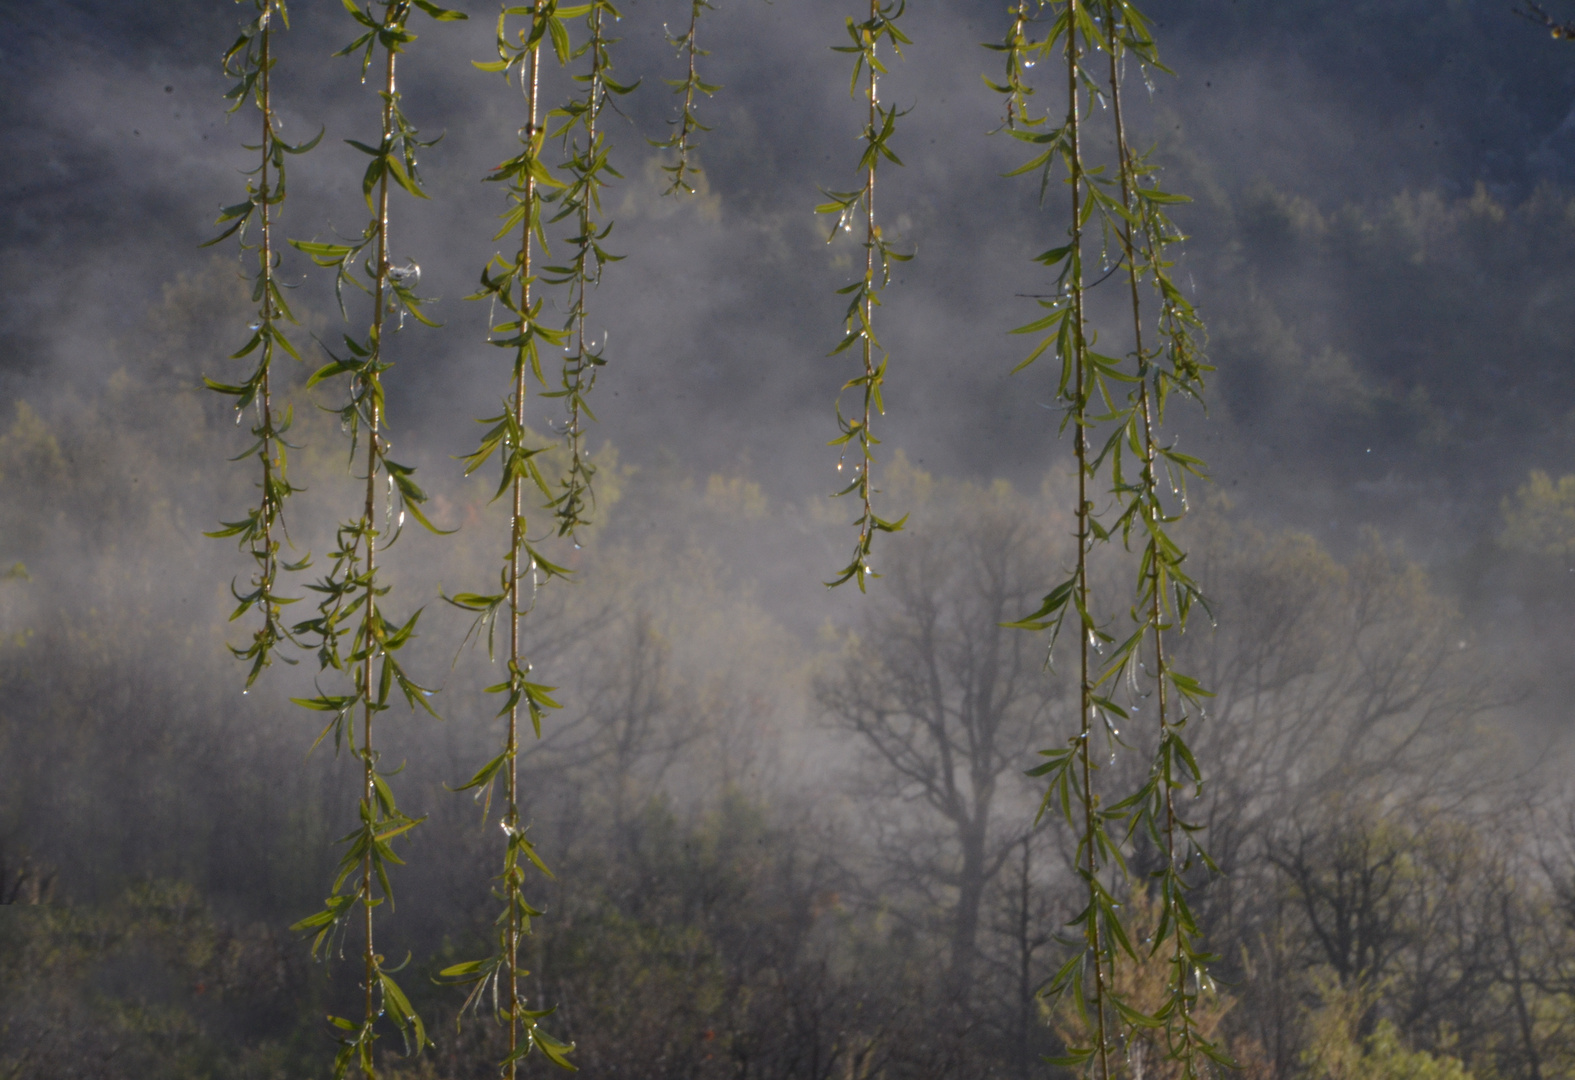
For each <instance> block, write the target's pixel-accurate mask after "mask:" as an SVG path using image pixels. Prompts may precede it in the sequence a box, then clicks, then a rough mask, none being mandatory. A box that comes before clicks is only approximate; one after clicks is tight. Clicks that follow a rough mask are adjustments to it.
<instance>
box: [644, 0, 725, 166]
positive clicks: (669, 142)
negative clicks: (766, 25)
mask: <svg viewBox="0 0 1575 1080" xmlns="http://www.w3.org/2000/svg"><path fill="white" fill-rule="evenodd" d="M715 10H716V5H715V4H712V3H710V2H709V0H689V29H688V30H687V31H686V32H684V33H683V34H673V33H671V32H670V31H669V32H667V44H669V45H671V46H672V47H673V48H674V49H677V50H678V55H679V56H681V57H683V59H684V61H685V64H686V67H687V73H686V74H685V76H684V77H683V78H682V79H665V80H663V81H664V82H666V83H667V85H668V86H671V87H672V88H673V93H675V94H682V95H683V96H684V103H683V107H682V108H681V109H680V110H679V117H678V119H677V120H673V121H669V124H671V125H672V126H673V127H675V128H677V130H676V131H674V132H673V133H672V134H671V135H669V136H668V137H667V138H666V139H663V140H662V141H660V142H658V141H657V140H655V139H651V140H649V142H650V143H651V145H652V146H655V147H659V148H661V149H663V150H672V151H673V152H674V156H675V160H674V161H673V163H672V164H671V165H663V166H662V171H663V172H665V173H666V174H667V175H668V176H671V177H672V178H673V182H672V183H671V184H670V185H668V188H667V191H666V192H664V194H667V195H672V194H675V193H676V192H679V191H683V192H686V193H688V194H690V195H693V194H694V192H695V189H694V185H693V184H692V183H690V181H689V178H690V177H694V178H696V179H699V178H700V176H701V175H702V173H703V170H702V169H701V168H700V166H699V164H698V163H697V162H696V161H695V156H694V155H695V145H694V139H695V134H696V132H701V131H710V130H711V129H710V128H708V127H706V125H704V124H702V123H701V122H700V119H699V117H697V116H695V106H696V102H695V94H697V93H700V94H704V95H705V96H706V97H711V96H712V95H714V94H715V93H716V92H717V91H718V90H720V89H722V87H721V85H720V84H716V83H707V82H702V81H701V79H700V76H699V74H698V73H697V72H696V70H695V61H696V60H698V59H699V58H700V57H702V56H708V55H710V54H709V53H708V52H706V50H705V49H702V48H701V47H700V44H699V37H698V34H699V30H700V15H701V13H703V12H706V11H715Z"/></svg>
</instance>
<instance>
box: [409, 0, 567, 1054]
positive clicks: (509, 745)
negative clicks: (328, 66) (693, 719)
mask: <svg viewBox="0 0 1575 1080" xmlns="http://www.w3.org/2000/svg"><path fill="white" fill-rule="evenodd" d="M579 10H580V11H581V12H583V11H585V9H584V8H581V9H579ZM510 14H526V15H529V16H530V22H529V25H528V26H527V27H526V28H524V29H522V30H520V31H518V32H517V33H516V35H515V36H514V37H513V38H512V39H511V37H510V36H509V32H508V25H507V20H508V17H509V15H510ZM569 14H572V13H571V12H568V11H567V9H561V8H558V7H557V5H556V4H555V3H553V2H552V0H538V2H537V3H535V4H534V5H532V6H531V7H529V8H507V7H506V8H504V9H503V11H502V12H501V13H500V14H499V16H498V29H497V39H496V44H497V50H498V59H497V60H493V61H484V62H483V61H476V62H475V66H476V67H477V68H479V69H481V70H482V71H488V72H497V73H501V74H502V75H503V76H504V77H505V78H506V79H509V78H514V77H517V78H518V80H519V85H520V90H521V92H522V93H523V94H524V97H525V118H526V119H525V124H524V126H523V127H521V129H520V150H519V152H518V153H517V154H516V155H515V156H514V157H512V158H510V159H509V160H507V161H505V162H503V163H502V164H501V165H499V166H498V167H497V168H496V169H494V170H493V171H492V173H491V174H490V175H488V177H487V179H488V180H489V181H493V182H499V183H505V184H507V185H508V189H509V201H510V207H509V209H508V210H507V212H505V213H504V215H503V226H502V228H501V229H499V231H498V233H497V235H496V236H494V237H493V239H494V240H501V239H503V238H504V237H505V236H508V235H509V234H510V233H512V232H513V230H514V229H515V228H518V229H519V246H518V248H517V249H516V250H515V254H514V256H513V257H512V259H504V258H503V257H502V256H494V257H493V259H492V260H491V261H490V262H489V263H488V264H487V265H486V266H485V267H483V269H482V272H481V291H480V292H478V293H476V294H475V295H474V296H473V297H471V299H485V300H488V301H490V302H491V303H492V304H493V305H494V310H496V308H498V307H502V308H503V310H504V313H505V314H504V321H503V322H502V323H497V324H494V325H493V326H492V327H491V336H490V337H489V341H490V342H491V344H493V345H494V346H496V347H498V348H502V349H507V350H509V351H510V352H511V353H512V354H513V369H512V372H511V390H510V394H509V396H508V398H507V399H506V400H505V402H504V411H503V412H502V413H500V414H498V415H497V416H491V417H487V418H485V419H484V420H482V421H481V423H483V424H486V425H488V428H487V432H486V434H485V435H483V436H482V438H481V442H480V444H479V445H478V446H477V448H476V449H475V450H474V451H472V452H471V453H470V454H469V455H467V456H466V457H465V459H464V460H465V474H466V475H467V476H468V475H470V474H471V473H473V472H475V471H476V470H477V469H480V468H481V467H483V466H484V465H485V464H486V463H487V462H488V461H490V460H491V459H492V458H493V456H494V455H496V456H498V457H499V458H500V459H501V461H502V469H501V473H502V475H501V477H500V480H499V483H498V489H497V491H496V492H495V493H494V495H493V499H494V500H497V499H500V498H502V497H503V496H504V495H505V494H507V495H508V496H509V502H510V515H509V549H508V551H507V552H506V553H505V555H504V556H503V567H502V571H501V575H500V582H499V584H500V586H501V588H500V589H499V591H498V592H496V593H490V594H486V593H459V594H457V595H455V596H452V597H449V602H450V603H452V604H454V605H455V606H457V607H460V608H462V609H464V610H466V611H471V612H474V613H475V614H476V625H475V626H474V627H473V628H472V632H475V631H476V630H479V629H480V628H481V627H483V626H484V627H486V630H487V641H488V653H489V655H490V654H491V653H492V647H493V639H494V632H495V630H496V628H497V623H498V620H499V619H500V618H501V619H507V620H508V625H509V656H508V679H507V680H506V681H504V682H501V683H498V684H496V685H494V686H490V687H488V688H487V690H488V692H489V693H494V694H500V695H503V697H504V701H503V705H502V707H501V709H500V710H499V711H498V716H499V717H500V718H504V719H505V726H504V743H503V748H502V751H501V752H500V753H499V754H498V755H497V756H496V757H494V758H493V759H492V760H490V761H488V762H487V763H486V764H485V765H483V766H482V767H481V768H480V769H479V770H478V771H477V772H476V774H475V775H474V776H472V777H471V778H470V779H469V780H468V781H467V782H466V783H464V784H462V785H460V786H459V788H458V789H457V790H459V791H475V792H476V794H477V796H478V797H480V796H483V795H485V796H487V802H488V804H489V805H490V801H491V800H490V794H491V791H492V789H493V787H494V785H495V784H496V783H497V779H498V776H499V774H501V775H502V777H503V788H504V792H503V795H504V804H505V805H504V808H503V819H502V821H501V825H502V827H503V832H504V835H505V837H506V838H507V839H506V842H505V845H504V856H503V872H502V874H501V875H500V877H499V880H500V882H501V884H502V888H501V890H500V893H501V897H502V899H503V904H504V908H503V911H502V912H501V913H500V914H499V916H498V919H497V928H498V939H497V949H496V951H495V952H493V953H492V955H490V956H487V957H485V958H483V959H480V960H469V961H465V962H464V963H460V964H454V965H452V966H450V967H447V968H444V969H443V970H442V971H441V972H439V978H440V979H441V980H443V981H444V982H447V983H450V984H453V985H460V986H468V987H469V988H470V991H469V994H468V996H467V997H466V999H465V1003H464V1005H463V1006H462V1008H461V1010H460V1012H461V1015H462V1016H463V1014H464V1012H465V1011H466V1010H471V1011H475V1010H479V1009H480V1007H481V1003H482V1002H483V1000H485V999H486V998H487V996H488V991H489V990H490V992H491V1002H492V1010H493V1014H494V1016H495V1017H496V1019H497V1020H498V1022H499V1023H500V1024H502V1025H503V1026H504V1028H505V1029H506V1030H507V1034H508V1055H507V1056H506V1057H505V1058H504V1059H503V1061H502V1062H501V1063H500V1065H501V1068H502V1070H503V1075H504V1076H506V1077H508V1078H509V1080H513V1078H514V1077H515V1075H516V1070H517V1069H518V1065H519V1062H520V1060H521V1059H522V1058H524V1057H525V1056H526V1055H527V1054H529V1053H530V1052H531V1050H533V1049H536V1050H540V1051H541V1053H542V1054H543V1055H544V1056H545V1057H546V1058H547V1059H548V1060H549V1061H551V1062H553V1063H554V1064H555V1065H558V1066H560V1067H562V1068H565V1069H573V1068H574V1065H573V1063H572V1062H571V1061H570V1060H569V1054H570V1053H572V1052H573V1050H574V1047H573V1045H572V1044H570V1043H565V1042H563V1041H561V1040H559V1039H557V1038H555V1037H553V1036H552V1035H551V1034H550V1033H549V1032H547V1031H546V1029H545V1028H543V1027H542V1026H541V1024H540V1022H539V1021H540V1020H541V1019H542V1018H543V1017H545V1016H547V1015H548V1014H550V1013H551V1012H552V1010H551V1009H545V1010H531V1009H526V1008H525V1007H524V998H523V996H522V995H521V993H520V978H521V976H522V974H523V973H522V972H521V971H520V970H519V951H520V941H521V938H522V937H523V936H524V935H526V934H528V933H529V932H530V924H531V920H532V919H533V918H538V917H539V916H540V915H541V912H540V911H538V910H537V909H535V908H534V907H532V906H531V904H530V903H529V901H528V900H527V899H526V897H525V880H526V879H525V865H526V864H527V863H528V864H530V865H531V866H534V867H535V868H536V869H537V870H539V871H541V873H543V874H545V875H546V876H548V877H551V876H552V871H550V870H549V869H548V868H547V865H546V863H545V862H543V861H542V858H541V856H540V855H539V854H537V852H536V849H535V847H534V846H533V845H532V844H531V842H530V840H529V838H528V836H527V833H526V828H525V826H524V824H523V823H522V821H521V818H520V795H519V769H518V756H519V736H520V731H519V721H520V715H519V713H520V706H521V704H523V705H524V706H525V708H526V711H527V713H528V715H529V717H530V721H531V726H532V728H533V729H534V731H535V733H536V737H537V738H540V737H541V725H542V720H543V719H544V717H545V716H546V713H547V711H548V710H551V709H556V708H558V707H559V705H558V702H557V701H555V700H554V699H553V697H552V694H553V691H554V688H553V687H550V686H544V685H542V684H540V683H535V682H532V681H531V680H530V678H529V676H530V671H531V665H530V662H529V660H528V658H527V657H526V654H525V646H524V640H523V636H522V631H523V628H524V625H523V624H524V619H525V616H526V615H527V614H528V612H529V608H530V603H529V601H528V600H527V598H526V596H525V588H526V582H527V581H528V582H529V588H530V591H531V595H532V596H534V594H535V589H536V585H537V583H538V581H539V580H540V578H542V577H546V578H549V579H550V578H553V577H563V576H566V575H567V574H568V570H567V569H565V568H564V567H562V566H558V565H556V564H554V563H553V562H551V561H550V560H548V559H546V558H545V557H543V556H542V554H541V553H540V552H539V551H538V550H537V549H536V547H535V546H534V544H533V543H532V542H531V540H530V538H529V528H528V523H527V520H526V516H525V492H526V489H527V485H533V486H534V487H535V488H536V489H537V490H539V491H540V493H541V495H542V498H543V500H544V501H546V502H547V503H549V504H550V503H551V502H552V500H553V498H554V496H553V492H552V488H551V486H550V485H549V484H548V482H547V480H546V477H545V476H544V475H543V474H542V472H541V468H540V466H539V465H538V463H537V461H536V458H537V456H538V455H540V454H542V453H544V452H546V450H547V449H548V447H546V446H531V445H528V444H527V437H528V432H527V429H526V427H525V402H526V394H527V391H528V385H527V373H528V374H529V375H531V376H534V378H535V379H536V381H537V383H538V385H545V379H544V378H543V377H542V368H541V346H542V344H543V343H545V344H546V345H547V346H548V347H561V346H563V345H564V344H566V343H567V342H568V340H569V332H568V331H567V330H563V329H558V328H556V327H553V326H548V325H545V324H543V323H542V321H541V312H542V305H543V299H542V297H541V296H539V295H537V294H535V292H534V291H533V286H534V285H535V282H536V265H535V262H534V259H535V253H534V250H533V248H534V246H536V245H539V246H540V247H541V248H542V251H543V253H545V252H546V247H547V244H546V236H545V234H544V231H543V216H544V214H543V211H544V207H545V196H546V194H547V193H549V192H561V191H562V190H563V189H564V185H563V183H562V182H561V181H559V180H558V179H557V178H556V177H555V176H553V175H552V173H551V171H550V170H549V169H548V168H547V167H546V166H545V165H544V164H543V162H542V160H541V155H542V149H543V146H544V144H545V141H546V137H547V129H546V126H545V125H544V124H539V123H538V116H539V115H540V111H541V110H540V100H539V99H540V92H541V91H540V83H541V48H542V44H543V43H544V42H548V41H550V42H551V44H552V47H553V50H554V52H555V53H556V55H557V58H558V61H559V63H560V64H562V63H566V62H568V60H569V59H570V55H571V48H570V42H569V32H568V28H567V27H566V26H565V25H564V18H565V17H567V16H568V15H569ZM522 1036H523V1038H522Z"/></svg>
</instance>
